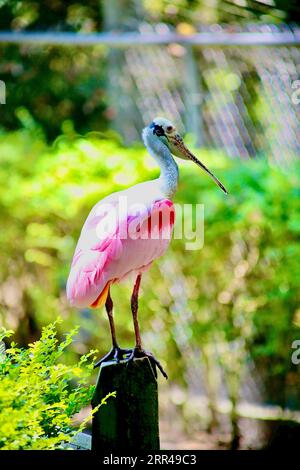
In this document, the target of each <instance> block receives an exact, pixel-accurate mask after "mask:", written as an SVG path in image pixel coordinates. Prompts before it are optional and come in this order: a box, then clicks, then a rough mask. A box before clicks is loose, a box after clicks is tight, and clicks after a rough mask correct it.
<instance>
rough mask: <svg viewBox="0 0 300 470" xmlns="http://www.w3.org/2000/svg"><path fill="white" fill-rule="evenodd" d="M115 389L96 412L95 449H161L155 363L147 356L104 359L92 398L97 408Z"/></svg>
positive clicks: (94, 425)
mask: <svg viewBox="0 0 300 470" xmlns="http://www.w3.org/2000/svg"><path fill="white" fill-rule="evenodd" d="M113 391H116V398H112V399H111V400H109V402H108V404H107V405H105V406H102V407H101V408H100V409H99V411H98V412H97V413H95V415H94V418H93V425H92V450H94V451H96V452H98V453H101V454H108V453H110V452H125V451H126V452H130V451H134V452H146V451H153V450H158V449H159V426H158V393H157V380H156V370H155V366H154V365H153V366H152V364H150V361H149V359H148V358H147V357H143V358H141V359H134V360H133V361H132V362H130V363H128V362H126V361H120V362H118V363H117V362H114V361H112V362H106V363H103V364H102V365H101V367H100V371H99V375H98V380H97V384H96V389H95V393H94V396H93V399H92V406H93V408H94V407H95V406H97V404H99V403H100V402H101V400H102V398H104V397H105V396H106V395H107V394H108V393H109V392H113Z"/></svg>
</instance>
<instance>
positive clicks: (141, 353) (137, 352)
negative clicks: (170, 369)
mask: <svg viewBox="0 0 300 470" xmlns="http://www.w3.org/2000/svg"><path fill="white" fill-rule="evenodd" d="M142 357H148V359H149V361H150V364H151V366H152V369H153V371H154V374H155V377H156V378H157V373H156V368H155V366H157V367H158V369H159V370H160V372H161V373H162V375H163V376H164V377H165V379H168V375H167V373H166V372H165V370H164V368H163V367H162V365H161V363H160V362H159V361H158V360H157V359H156V357H155V356H154V355H153V354H152V353H151V352H148V351H145V350H144V349H142V348H134V349H132V352H131V355H130V356H129V358H128V359H127V365H128V364H129V363H130V362H132V361H133V359H135V358H142Z"/></svg>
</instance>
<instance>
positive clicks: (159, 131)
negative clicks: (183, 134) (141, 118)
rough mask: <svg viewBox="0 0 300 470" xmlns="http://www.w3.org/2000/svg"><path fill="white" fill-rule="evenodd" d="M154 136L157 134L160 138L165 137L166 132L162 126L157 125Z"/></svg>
mask: <svg viewBox="0 0 300 470" xmlns="http://www.w3.org/2000/svg"><path fill="white" fill-rule="evenodd" d="M153 134H156V135H157V136H158V137H161V136H163V135H165V131H164V130H163V128H162V126H159V125H158V124H155V126H154V129H153Z"/></svg>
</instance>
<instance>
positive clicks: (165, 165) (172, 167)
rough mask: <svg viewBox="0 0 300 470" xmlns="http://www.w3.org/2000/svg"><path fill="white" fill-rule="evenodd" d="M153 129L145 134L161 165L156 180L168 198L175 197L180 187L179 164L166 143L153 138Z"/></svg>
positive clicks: (148, 144) (149, 146)
mask: <svg viewBox="0 0 300 470" xmlns="http://www.w3.org/2000/svg"><path fill="white" fill-rule="evenodd" d="M151 134H152V131H150V132H149V134H148V135H145V134H144V135H143V137H144V142H145V145H146V147H147V149H148V151H149V153H150V155H152V157H153V158H154V159H155V161H156V162H157V164H158V165H159V167H160V176H159V178H158V179H157V180H156V181H157V183H158V185H159V187H160V190H161V191H162V194H163V195H164V196H165V197H167V198H171V199H172V198H173V196H174V195H175V193H176V191H177V187H178V176H179V172H178V166H177V164H176V162H175V160H174V158H173V156H172V154H171V152H170V150H169V149H168V147H167V146H166V145H164V144H163V143H162V142H157V139H152V136H151Z"/></svg>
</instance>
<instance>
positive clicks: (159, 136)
mask: <svg viewBox="0 0 300 470" xmlns="http://www.w3.org/2000/svg"><path fill="white" fill-rule="evenodd" d="M143 137H144V140H145V141H146V140H149V138H151V141H152V144H154V146H155V143H157V144H158V143H160V144H161V143H162V144H164V145H165V146H166V147H167V148H168V149H169V150H170V152H171V153H172V154H173V155H174V156H175V157H178V158H183V159H184V160H192V161H193V162H194V163H196V165H198V166H200V168H202V170H204V171H205V172H206V173H208V174H209V175H210V176H211V178H212V179H213V180H214V181H215V183H216V184H217V185H218V186H219V187H220V188H221V189H222V191H224V193H225V194H228V193H227V190H226V189H225V187H224V186H223V184H222V183H221V182H220V181H219V180H218V178H217V177H216V176H215V175H214V174H213V173H212V172H211V171H210V170H209V169H208V168H207V167H206V166H205V165H204V164H203V163H202V162H200V160H198V158H197V157H195V155H193V154H192V152H191V151H190V150H189V149H188V148H187V147H186V145H185V144H184V142H183V139H182V137H181V136H180V134H179V133H178V132H177V130H176V128H175V126H174V125H173V124H172V122H171V121H169V120H168V119H165V118H162V117H157V118H155V119H153V121H152V122H151V124H150V125H149V126H148V127H146V128H145V129H144V133H143Z"/></svg>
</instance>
